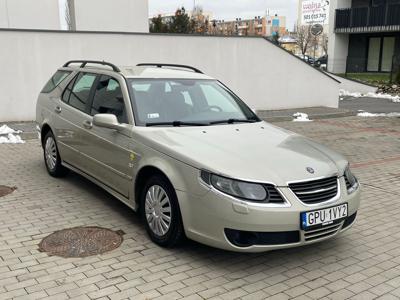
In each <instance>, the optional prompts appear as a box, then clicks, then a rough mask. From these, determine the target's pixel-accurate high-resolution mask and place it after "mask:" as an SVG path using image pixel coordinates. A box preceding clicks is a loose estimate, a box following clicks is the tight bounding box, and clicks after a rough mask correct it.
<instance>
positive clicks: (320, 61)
mask: <svg viewBox="0 0 400 300" xmlns="http://www.w3.org/2000/svg"><path fill="white" fill-rule="evenodd" d="M327 63H328V55H327V54H326V55H323V56H321V57H319V58H318V59H317V60H316V61H315V66H316V67H323V66H325V67H326V65H327Z"/></svg>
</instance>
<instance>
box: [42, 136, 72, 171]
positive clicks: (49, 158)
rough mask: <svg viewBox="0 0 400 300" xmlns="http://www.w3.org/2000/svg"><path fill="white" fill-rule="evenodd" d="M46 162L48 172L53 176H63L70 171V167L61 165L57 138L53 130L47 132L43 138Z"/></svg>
mask: <svg viewBox="0 0 400 300" xmlns="http://www.w3.org/2000/svg"><path fill="white" fill-rule="evenodd" d="M43 154H44V162H45V164H46V169H47V172H48V173H49V174H50V175H51V176H53V177H62V176H65V175H66V174H67V173H68V169H67V168H65V167H63V166H62V165H61V158H60V153H59V152H58V148H57V143H56V139H55V138H54V135H53V133H52V132H51V131H49V132H47V134H46V135H45V137H44V140H43Z"/></svg>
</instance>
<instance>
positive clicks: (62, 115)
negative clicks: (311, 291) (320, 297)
mask: <svg viewBox="0 0 400 300" xmlns="http://www.w3.org/2000/svg"><path fill="white" fill-rule="evenodd" d="M36 120H37V123H38V127H39V128H40V133H41V141H42V145H43V149H44V161H45V164H46V167H47V171H48V172H49V174H50V175H51V176H54V177H60V176H63V175H66V174H67V172H68V171H69V170H72V171H74V172H77V173H79V174H81V175H82V176H84V177H86V178H88V179H90V180H91V181H93V182H94V183H96V184H97V185H99V186H101V187H102V188H104V189H105V190H106V191H107V192H109V193H110V194H112V195H113V196H115V197H116V198H117V199H119V200H121V201H122V202H124V203H125V204H126V205H127V206H129V207H131V208H132V209H133V210H135V211H137V212H139V213H140V215H142V216H143V219H144V222H145V227H146V230H147V232H148V234H149V236H150V238H151V239H152V240H153V241H154V242H155V243H157V244H159V245H161V246H166V247H172V246H174V245H176V244H177V243H179V242H180V241H182V240H183V239H184V238H185V237H188V238H190V239H193V240H196V241H198V242H201V243H204V244H207V245H210V246H213V247H218V248H222V249H227V250H233V251H242V252H259V251H266V250H271V249H278V248H287V247H294V246H300V245H307V244H311V243H315V242H319V241H323V240H326V239H329V238H332V237H334V236H336V235H338V234H339V233H341V232H343V231H344V230H347V229H348V228H350V227H351V225H352V224H353V223H354V222H355V219H356V215H357V210H358V208H359V205H360V185H359V183H358V181H357V179H356V178H355V176H354V175H353V174H352V173H351V171H350V168H349V163H348V161H347V160H346V159H345V158H344V157H343V156H341V155H339V154H337V153H335V152H334V151H332V150H330V149H328V148H326V147H324V146H322V145H319V144H317V143H315V142H313V141H312V140H310V139H307V138H305V137H302V136H300V135H297V134H295V133H292V132H288V131H286V130H283V129H280V128H278V127H276V126H273V125H270V124H268V123H266V122H264V121H262V120H260V119H259V118H258V117H257V115H256V114H255V113H254V112H253V111H252V110H251V109H250V108H249V107H248V106H247V105H246V104H245V103H244V102H243V101H242V100H240V99H239V97H238V96H236V95H235V94H234V93H233V92H232V91H231V90H230V89H228V88H227V87H226V86H225V85H224V84H222V83H221V82H219V81H218V80H216V79H214V78H211V77H209V76H207V75H204V74H203V73H202V72H201V71H199V70H198V69H196V68H193V67H190V66H183V65H171V64H140V65H138V66H135V67H117V66H115V65H113V64H111V63H107V62H99V61H70V62H68V63H66V64H65V65H64V66H63V67H62V68H60V69H58V71H57V72H56V73H55V74H54V76H53V77H51V79H50V80H49V82H48V83H47V84H46V86H45V87H44V88H43V90H42V92H41V93H40V95H39V99H38V102H37V117H36ZM60 201H61V200H60Z"/></svg>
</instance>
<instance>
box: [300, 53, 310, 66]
mask: <svg viewBox="0 0 400 300" xmlns="http://www.w3.org/2000/svg"><path fill="white" fill-rule="evenodd" d="M297 57H299V58H300V59H302V60H304V61H305V62H306V63H308V64H310V65H313V64H314V59H313V58H312V57H311V56H308V55H304V54H298V55H297Z"/></svg>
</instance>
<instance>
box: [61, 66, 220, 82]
mask: <svg viewBox="0 0 400 300" xmlns="http://www.w3.org/2000/svg"><path fill="white" fill-rule="evenodd" d="M114 67H115V68H118V71H116V70H113V69H110V67H109V66H106V65H90V64H88V65H86V66H84V67H81V66H79V65H78V66H77V65H75V66H72V65H71V66H67V67H66V66H63V67H62V68H60V70H65V69H67V70H79V71H83V72H84V71H87V72H96V71H103V72H104V71H107V72H112V73H117V74H121V75H123V76H124V77H125V78H136V79H138V78H142V79H203V80H215V78H213V77H210V76H208V75H205V74H203V73H200V72H195V71H193V70H191V69H188V68H184V67H172V66H163V67H162V68H160V67H156V66H118V67H117V66H114Z"/></svg>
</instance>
